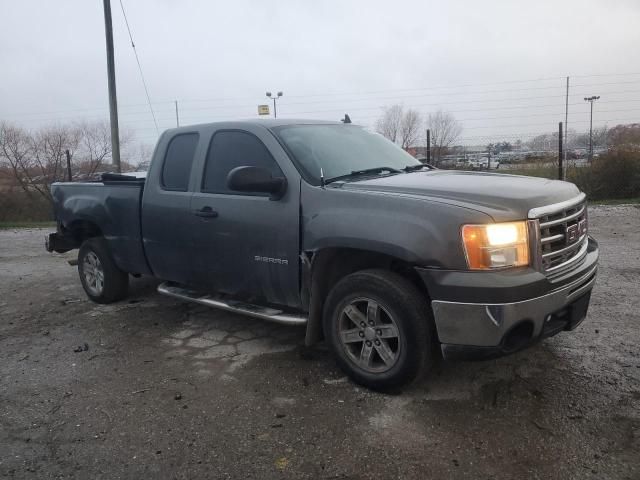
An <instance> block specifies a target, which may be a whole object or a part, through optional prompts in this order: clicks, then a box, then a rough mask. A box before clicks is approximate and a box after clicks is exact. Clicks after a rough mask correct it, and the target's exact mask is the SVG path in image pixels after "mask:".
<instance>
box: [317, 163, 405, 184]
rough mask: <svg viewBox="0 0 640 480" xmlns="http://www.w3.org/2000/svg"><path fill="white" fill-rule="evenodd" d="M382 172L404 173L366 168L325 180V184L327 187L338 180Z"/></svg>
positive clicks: (388, 168) (390, 169) (384, 168)
mask: <svg viewBox="0 0 640 480" xmlns="http://www.w3.org/2000/svg"><path fill="white" fill-rule="evenodd" d="M382 172H389V173H402V170H398V169H397V168H393V167H373V168H365V169H363V170H352V171H351V173H347V174H345V175H338V176H337V177H331V178H327V179H325V181H324V183H325V185H326V184H327V183H331V182H335V181H337V180H344V179H346V178H352V177H358V176H360V175H368V174H375V173H382Z"/></svg>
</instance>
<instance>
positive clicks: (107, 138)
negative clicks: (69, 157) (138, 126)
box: [75, 121, 132, 176]
mask: <svg viewBox="0 0 640 480" xmlns="http://www.w3.org/2000/svg"><path fill="white" fill-rule="evenodd" d="M75 128H76V129H77V130H78V133H79V137H80V141H79V144H78V152H77V154H76V157H77V162H78V165H79V168H80V171H81V172H82V173H83V174H85V175H88V176H91V175H93V174H95V173H96V172H98V171H99V170H101V169H102V168H103V167H105V166H106V165H107V164H110V163H111V161H112V160H111V128H110V127H109V124H108V123H107V122H106V121H101V122H80V123H77V124H76V127H75ZM131 139H132V136H131V134H130V133H129V132H128V131H126V130H120V149H121V150H123V151H124V152H126V150H127V148H128V146H129V145H130V143H131ZM121 156H125V157H126V153H125V155H122V152H121Z"/></svg>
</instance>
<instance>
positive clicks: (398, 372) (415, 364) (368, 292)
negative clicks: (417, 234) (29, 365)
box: [323, 270, 436, 390]
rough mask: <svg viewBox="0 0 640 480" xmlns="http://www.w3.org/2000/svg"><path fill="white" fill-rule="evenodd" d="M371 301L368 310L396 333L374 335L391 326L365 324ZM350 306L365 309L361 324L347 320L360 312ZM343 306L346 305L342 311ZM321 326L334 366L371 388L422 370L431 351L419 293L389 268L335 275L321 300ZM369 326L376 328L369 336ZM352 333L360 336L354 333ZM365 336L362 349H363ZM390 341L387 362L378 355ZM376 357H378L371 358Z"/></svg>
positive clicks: (427, 315) (401, 381)
mask: <svg viewBox="0 0 640 480" xmlns="http://www.w3.org/2000/svg"><path fill="white" fill-rule="evenodd" d="M363 299H366V300H363ZM364 301H367V303H366V306H364V308H363V306H361V304H360V303H359V302H364ZM372 304H373V307H371V308H372V311H374V312H375V311H376V310H378V311H379V312H381V313H377V314H373V315H374V317H375V318H377V321H379V324H380V325H384V326H387V325H389V323H384V321H385V320H390V321H391V325H392V326H395V327H394V328H395V329H396V331H397V333H398V335H397V339H394V338H386V337H383V336H378V334H381V333H387V332H393V331H394V330H393V328H391V327H387V328H386V329H385V331H381V330H377V329H376V328H375V327H371V328H369V325H368V321H369V313H368V312H369V309H370V305H372ZM352 307H355V308H356V309H358V310H359V311H360V313H362V312H363V310H365V311H366V312H367V313H366V315H365V318H366V321H367V327H366V328H363V327H361V326H358V322H357V321H356V322H354V321H353V318H352V316H353V315H354V314H355V316H356V318H361V317H360V316H359V315H358V313H357V312H355V311H354V310H353V308H352ZM380 308H381V310H379V309H380ZM345 309H348V312H349V313H348V314H347V310H345ZM374 323H375V322H374ZM347 324H348V325H349V326H351V327H353V328H352V329H351V330H353V332H349V331H347V329H348V328H347V327H346V325H347ZM323 326H324V334H325V338H326V339H327V341H328V342H329V344H330V347H331V350H332V351H333V354H334V356H335V358H336V361H337V362H338V364H339V365H340V367H341V368H342V369H343V370H344V371H345V372H346V373H347V374H348V375H349V376H350V377H351V378H352V379H353V380H354V381H355V382H357V383H359V384H361V385H364V386H366V387H368V388H371V389H374V390H388V389H391V388H395V387H399V386H402V385H405V384H407V383H409V382H410V381H412V380H414V379H415V378H416V377H418V376H419V375H421V374H423V373H425V372H426V371H427V370H428V369H429V368H430V367H431V366H432V364H433V361H434V359H435V357H436V348H435V342H434V339H435V335H434V331H435V328H434V321H433V314H432V312H431V308H430V307H429V304H428V302H427V299H426V298H425V295H424V294H423V293H421V292H420V291H419V290H418V289H417V288H416V287H415V286H414V285H413V284H412V283H411V282H409V281H408V280H407V279H405V278H404V277H402V276H400V275H398V274H396V273H393V272H389V271H385V270H363V271H359V272H356V273H352V274H350V275H347V276H346V277H344V278H343V279H342V280H340V281H339V282H338V283H337V284H336V285H335V287H334V288H333V289H332V290H331V292H330V293H329V295H328V297H327V300H326V302H325V305H324V312H323ZM361 328H362V329H361ZM372 329H373V330H374V331H375V332H376V333H375V335H376V336H375V337H370V335H373V334H372V332H371V330H372ZM356 330H357V332H356ZM340 332H342V334H341V333H340ZM356 333H357V334H358V336H359V337H360V338H363V340H359V339H357V338H356V337H355V334H356ZM343 335H353V336H352V337H350V338H349V340H348V341H349V342H351V343H343V341H342V340H341V338H342V337H343ZM367 339H368V340H369V342H368V345H369V346H368V347H366V348H368V350H367V352H368V355H367V354H366V353H365V344H366V343H367ZM374 343H375V345H373V344H374ZM381 343H383V344H384V345H381ZM376 345H378V346H376ZM394 347H396V351H395V352H392V353H394V355H393V356H391V357H390V356H387V359H391V360H392V361H389V363H387V361H386V360H384V358H383V356H386V355H387V354H388V352H390V351H393V350H394ZM379 348H382V349H383V350H384V352H383V351H380V350H378V349H379ZM372 349H373V350H374V351H373V352H372ZM385 352H386V353H385ZM382 353H385V355H382ZM356 357H358V358H356ZM363 358H365V360H363ZM366 359H369V362H370V364H369V365H367V366H366V367H364V366H363V365H361V364H358V362H361V363H362V362H366ZM376 359H377V360H379V361H378V362H377V363H376Z"/></svg>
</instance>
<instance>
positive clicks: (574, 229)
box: [565, 218, 587, 245]
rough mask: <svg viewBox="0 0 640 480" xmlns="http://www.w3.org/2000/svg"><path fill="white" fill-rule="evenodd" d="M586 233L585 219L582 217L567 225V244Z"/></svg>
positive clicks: (574, 241)
mask: <svg viewBox="0 0 640 480" xmlns="http://www.w3.org/2000/svg"><path fill="white" fill-rule="evenodd" d="M586 233H587V219H586V218H583V219H582V220H580V221H579V222H578V223H574V224H573V225H569V226H567V232H566V235H565V236H566V239H567V244H569V245H571V244H572V243H576V242H577V241H578V239H579V238H580V237H581V236H583V235H585V234H586Z"/></svg>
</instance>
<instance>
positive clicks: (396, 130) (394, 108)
mask: <svg viewBox="0 0 640 480" xmlns="http://www.w3.org/2000/svg"><path fill="white" fill-rule="evenodd" d="M403 117H404V107H403V106H402V105H398V104H396V105H391V106H390V107H385V108H384V112H383V113H382V117H380V118H379V119H378V121H377V122H376V131H377V132H378V133H379V134H380V135H383V136H384V137H386V138H388V139H389V140H391V141H392V142H393V143H397V141H398V138H399V136H400V130H401V126H402V119H403Z"/></svg>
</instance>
